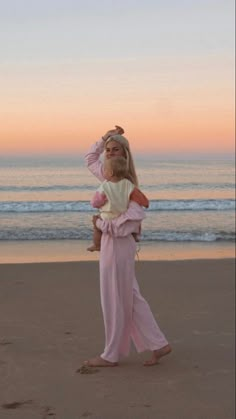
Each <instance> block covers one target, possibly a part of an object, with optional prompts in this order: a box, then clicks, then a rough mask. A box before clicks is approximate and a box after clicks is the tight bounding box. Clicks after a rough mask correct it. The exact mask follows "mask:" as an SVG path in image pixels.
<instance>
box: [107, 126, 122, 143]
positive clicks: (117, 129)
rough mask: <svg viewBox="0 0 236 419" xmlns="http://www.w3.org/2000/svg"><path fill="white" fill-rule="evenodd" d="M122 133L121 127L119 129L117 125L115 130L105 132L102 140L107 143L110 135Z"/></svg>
mask: <svg viewBox="0 0 236 419" xmlns="http://www.w3.org/2000/svg"><path fill="white" fill-rule="evenodd" d="M124 132H125V131H124V130H123V128H122V127H119V126H118V125H115V128H114V129H110V130H109V131H107V132H106V134H104V135H103V136H102V139H103V140H104V141H107V140H108V138H110V137H111V136H112V135H117V134H120V135H122V134H124Z"/></svg>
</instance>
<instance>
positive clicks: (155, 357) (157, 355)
mask: <svg viewBox="0 0 236 419" xmlns="http://www.w3.org/2000/svg"><path fill="white" fill-rule="evenodd" d="M171 350H172V349H171V346H170V345H166V346H163V348H160V349H157V350H156V351H153V353H152V357H151V359H149V360H148V361H145V362H144V364H143V365H144V366H145V367H152V366H153V365H156V364H158V362H159V360H160V359H161V358H162V357H163V356H165V355H168V354H169V353H170V352H171Z"/></svg>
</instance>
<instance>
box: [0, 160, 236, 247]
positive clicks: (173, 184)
mask: <svg viewBox="0 0 236 419" xmlns="http://www.w3.org/2000/svg"><path fill="white" fill-rule="evenodd" d="M135 162H136V169H137V173H138V178H139V183H140V189H141V190H142V191H143V192H144V193H145V194H146V196H147V197H148V198H149V200H150V207H149V209H147V210H146V219H145V220H144V222H143V226H142V238H141V239H142V241H141V243H142V242H143V243H145V242H152V243H153V244H154V243H159V244H160V243H163V244H164V243H177V242H178V243H183V244H184V243H185V244H188V243H198V244H200V243H212V244H214V243H216V242H217V243H222V244H223V243H231V244H232V243H234V241H235V171H234V161H233V160H204V159H203V160H182V161H181V160H160V159H159V158H158V156H154V155H152V156H149V157H147V156H136V157H135ZM98 186H99V181H98V180H97V179H96V178H95V177H94V176H93V175H92V174H91V173H90V172H89V171H88V169H87V168H86V166H85V164H84V161H83V159H82V157H81V156H78V157H77V156H73V157H62V156H60V157H59V156H57V157H50V156H47V157H17V158H13V157H1V159H0V242H2V243H5V244H6V243H8V244H9V243H10V242H13V241H14V242H16V241H20V242H22V241H24V242H25V241H27V242H29V241H30V242H32V241H44V242H45V241H47V242H48V241H50V242H52V241H65V240H73V241H74V240H75V241H76V240H77V241H78V240H79V241H89V240H91V239H92V223H91V218H92V215H93V214H95V213H96V212H97V211H96V210H94V209H93V208H92V207H91V205H90V199H91V197H92V195H93V193H94V192H95V190H96V188H97V187H98Z"/></svg>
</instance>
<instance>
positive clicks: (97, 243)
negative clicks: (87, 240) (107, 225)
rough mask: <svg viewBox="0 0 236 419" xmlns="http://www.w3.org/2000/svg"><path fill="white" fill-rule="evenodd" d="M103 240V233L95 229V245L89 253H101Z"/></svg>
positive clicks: (90, 247)
mask: <svg viewBox="0 0 236 419" xmlns="http://www.w3.org/2000/svg"><path fill="white" fill-rule="evenodd" d="M101 238H102V232H101V231H100V230H98V229H97V228H94V229H93V244H92V246H89V247H88V248H87V250H88V251H89V252H95V251H99V250H100V247H101Z"/></svg>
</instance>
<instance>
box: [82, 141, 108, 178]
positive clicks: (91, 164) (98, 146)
mask: <svg viewBox="0 0 236 419" xmlns="http://www.w3.org/2000/svg"><path fill="white" fill-rule="evenodd" d="M104 145H105V141H104V140H103V139H102V138H101V140H99V141H97V142H96V143H95V144H93V145H92V147H91V148H90V150H89V151H88V153H87V154H86V155H85V157H84V158H85V162H86V165H87V167H88V169H89V170H90V172H92V174H93V175H94V176H96V177H97V178H98V179H99V180H101V182H103V181H104V174H103V164H102V162H101V160H100V155H101V154H102V153H103V151H104Z"/></svg>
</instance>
